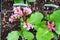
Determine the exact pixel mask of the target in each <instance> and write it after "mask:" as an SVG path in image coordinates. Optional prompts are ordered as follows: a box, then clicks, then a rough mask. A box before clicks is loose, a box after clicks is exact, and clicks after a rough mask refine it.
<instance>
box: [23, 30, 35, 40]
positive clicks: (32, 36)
mask: <svg viewBox="0 0 60 40" xmlns="http://www.w3.org/2000/svg"><path fill="white" fill-rule="evenodd" d="M23 36H24V37H25V39H28V40H33V38H34V35H33V34H32V33H31V32H27V31H24V32H23Z"/></svg>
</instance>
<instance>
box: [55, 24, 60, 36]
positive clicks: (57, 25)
mask: <svg viewBox="0 0 60 40" xmlns="http://www.w3.org/2000/svg"><path fill="white" fill-rule="evenodd" d="M55 27H56V33H57V34H59V35H60V23H56V26H55Z"/></svg>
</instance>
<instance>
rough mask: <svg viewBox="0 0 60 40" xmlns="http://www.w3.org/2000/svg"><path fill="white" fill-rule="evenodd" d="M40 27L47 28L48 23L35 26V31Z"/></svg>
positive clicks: (44, 22)
mask: <svg viewBox="0 0 60 40" xmlns="http://www.w3.org/2000/svg"><path fill="white" fill-rule="evenodd" d="M39 27H41V28H46V21H42V22H40V24H39V25H34V29H35V30H38V28H39Z"/></svg>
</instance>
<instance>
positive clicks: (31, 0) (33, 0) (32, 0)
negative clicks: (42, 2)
mask: <svg viewBox="0 0 60 40" xmlns="http://www.w3.org/2000/svg"><path fill="white" fill-rule="evenodd" d="M27 1H28V2H35V1H36V0H27Z"/></svg>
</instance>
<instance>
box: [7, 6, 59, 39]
mask: <svg viewBox="0 0 60 40" xmlns="http://www.w3.org/2000/svg"><path fill="white" fill-rule="evenodd" d="M13 11H14V13H13V14H12V15H11V16H10V17H9V22H11V23H13V22H15V21H18V19H19V21H20V30H19V31H18V30H16V31H12V32H10V33H9V34H8V36H7V40H18V39H19V37H21V38H22V39H21V40H51V39H52V38H54V39H55V40H58V39H57V37H58V35H60V10H56V11H54V12H53V13H51V14H47V15H46V16H44V15H43V13H41V12H39V11H37V12H34V13H32V10H31V9H30V8H29V7H21V6H16V7H15V6H14V7H13ZM28 16H29V17H28ZM31 30H32V31H31ZM55 35H57V36H55Z"/></svg>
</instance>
